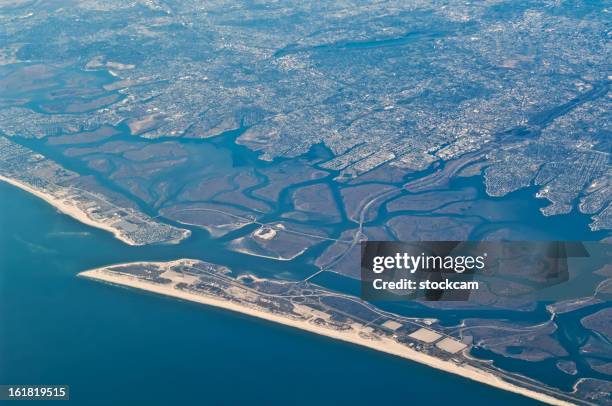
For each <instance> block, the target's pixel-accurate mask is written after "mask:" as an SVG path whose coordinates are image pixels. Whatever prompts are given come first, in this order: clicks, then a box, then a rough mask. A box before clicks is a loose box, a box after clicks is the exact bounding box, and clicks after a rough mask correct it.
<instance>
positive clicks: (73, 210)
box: [0, 175, 136, 245]
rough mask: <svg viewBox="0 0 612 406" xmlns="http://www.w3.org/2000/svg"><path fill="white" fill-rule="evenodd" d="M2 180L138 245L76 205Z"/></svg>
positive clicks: (129, 242) (22, 184) (19, 184)
mask: <svg viewBox="0 0 612 406" xmlns="http://www.w3.org/2000/svg"><path fill="white" fill-rule="evenodd" d="M0 180H1V181H4V182H6V183H10V184H11V185H13V186H16V187H18V188H20V189H23V190H25V191H26V192H28V193H31V194H33V195H34V196H36V197H38V198H41V199H43V200H44V201H45V202H47V203H49V204H50V205H51V206H53V207H55V208H56V209H58V210H59V211H61V212H62V213H64V214H66V215H68V216H70V217H72V218H74V219H75V220H78V221H80V222H81V223H83V224H87V225H88V226H92V227H96V228H99V229H102V230H105V231H108V232H110V233H112V234H113V235H114V236H115V238H117V239H118V240H121V241H123V242H124V243H126V244H129V245H136V244H135V243H134V241H132V240H130V239H128V238H126V237H125V236H124V235H123V234H121V233H120V232H119V230H117V229H116V228H114V227H112V226H111V225H108V224H105V223H102V222H100V221H96V220H94V219H92V218H90V217H89V216H88V215H87V213H86V212H84V211H83V210H81V209H80V208H78V207H77V206H75V205H69V204H67V203H65V202H64V201H63V200H61V199H58V198H56V197H55V196H52V195H49V194H46V193H43V192H41V191H39V190H36V189H34V188H32V187H31V186H29V185H26V184H25V183H23V182H19V181H17V180H14V179H10V178H7V177H4V176H2V175H0Z"/></svg>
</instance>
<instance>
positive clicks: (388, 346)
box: [78, 268, 573, 405]
mask: <svg viewBox="0 0 612 406" xmlns="http://www.w3.org/2000/svg"><path fill="white" fill-rule="evenodd" d="M78 276H80V277H84V278H89V279H93V280H98V281H103V282H107V283H111V284H116V285H120V286H127V287H132V288H136V289H141V290H145V291H149V292H154V293H157V294H161V295H165V296H171V297H175V298H179V299H183V300H188V301H192V302H197V303H202V304H205V305H209V306H215V307H218V308H222V309H226V310H230V311H234V312H238V313H243V314H247V315H249V316H253V317H257V318H260V319H264V320H268V321H272V322H275V323H280V324H283V325H286V326H290V327H294V328H298V329H301V330H304V331H309V332H311V333H315V334H320V335H323V336H326V337H330V338H334V339H336V340H341V341H345V342H349V343H353V344H356V345H360V346H363V347H368V348H371V349H374V350H376V351H381V352H385V353H387V354H391V355H395V356H399V357H402V358H405V359H408V360H411V361H415V362H419V363H421V364H424V365H427V366H429V367H432V368H436V369H439V370H442V371H446V372H449V373H453V374H456V375H460V376H462V377H464V378H468V379H472V380H474V381H478V382H481V383H484V384H486V385H490V386H494V387H496V388H499V389H503V390H506V391H509V392H514V393H517V394H521V395H524V396H527V397H530V398H533V399H536V400H539V401H541V402H544V403H548V404H551V405H571V404H573V403H570V402H567V401H564V400H561V399H557V398H555V397H553V396H550V395H547V394H544V393H539V392H536V391H534V390H531V389H527V388H523V387H520V386H517V385H514V384H512V383H509V382H507V381H505V380H503V379H501V378H500V377H498V376H496V375H494V374H492V373H489V372H487V371H484V370H480V369H477V368H473V367H470V366H460V365H457V364H455V363H453V362H449V361H444V360H441V359H438V358H435V357H432V356H430V355H427V354H424V353H422V352H419V351H416V350H413V349H411V348H410V347H407V346H405V345H402V344H400V343H398V342H396V341H395V340H393V339H391V338H387V337H381V338H377V339H376V340H373V339H369V338H364V337H366V336H365V335H364V336H362V335H360V334H359V333H360V332H359V331H356V330H355V329H352V330H349V331H339V330H334V329H331V328H325V327H322V326H320V325H317V324H314V323H311V322H309V321H308V320H299V319H293V318H290V317H284V316H281V315H278V314H273V313H269V312H265V311H262V310H259V309H256V308H252V307H248V306H243V305H240V304H236V303H233V302H229V301H226V300H222V299H219V298H215V297H212V296H204V295H200V294H195V293H190V292H185V291H182V290H178V289H175V288H174V284H168V285H161V284H157V283H154V282H148V281H144V280H142V279H138V278H136V277H134V276H130V275H125V274H121V273H117V272H110V271H108V270H107V269H105V268H99V269H93V270H89V271H85V272H81V273H79V274H78Z"/></svg>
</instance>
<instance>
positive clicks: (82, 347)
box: [0, 183, 536, 405]
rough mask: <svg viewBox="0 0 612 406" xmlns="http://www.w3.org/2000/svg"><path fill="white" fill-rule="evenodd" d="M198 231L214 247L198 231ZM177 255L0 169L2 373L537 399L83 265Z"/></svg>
mask: <svg viewBox="0 0 612 406" xmlns="http://www.w3.org/2000/svg"><path fill="white" fill-rule="evenodd" d="M191 244H193V245H191V249H195V247H196V246H198V247H200V248H198V249H200V250H202V249H203V248H205V247H206V244H205V242H204V243H203V242H202V241H199V245H198V236H197V235H196V236H195V241H194V242H192V243H191ZM186 247H187V248H185V250H187V249H189V247H190V246H189V244H187V245H186ZM172 252H174V251H172ZM170 255H171V251H170V250H165V249H163V248H160V247H144V248H142V247H127V246H125V245H123V244H121V243H120V242H118V241H117V240H115V239H113V238H112V236H111V235H110V234H108V233H106V232H103V231H99V230H95V229H91V228H89V227H86V226H84V225H82V224H80V223H78V222H77V221H75V220H73V219H71V218H69V217H67V216H65V215H62V214H60V213H58V212H57V211H55V209H53V208H52V207H50V206H48V205H47V204H46V203H44V202H43V201H41V200H39V199H37V198H35V197H33V196H31V195H29V194H27V193H25V192H23V191H21V190H18V189H16V188H13V187H11V186H9V185H6V184H2V183H0V383H3V384H68V385H70V396H71V400H70V403H71V404H75V405H77V404H78V405H135V404H148V405H170V404H176V405H229V404H266V405H277V404H278V405H287V404H296V405H307V404H308V405H312V404H319V405H340V404H353V405H355V404H375V403H377V404H397V403H402V404H405V403H410V404H419V403H428V404H442V403H444V404H449V403H450V402H454V403H455V404H456V403H459V404H463V403H468V402H469V403H470V404H483V405H485V404H486V405H490V404H492V403H495V404H496V405H510V404H517V403H520V404H532V403H536V402H535V401H532V400H529V399H526V398H523V397H521V396H518V395H514V394H511V393H507V392H504V391H501V390H498V389H495V388H490V387H487V386H485V385H482V384H478V383H475V382H471V381H469V380H466V379H463V378H461V377H458V376H454V375H451V374H447V373H444V372H441V371H436V370H434V369H432V368H429V367H425V366H422V365H419V364H416V363H413V362H410V361H407V360H404V359H399V358H395V357H392V356H388V355H385V354H382V353H378V352H375V351H371V350H367V349H363V348H361V347H358V346H354V345H350V344H346V343H341V342H337V341H334V340H331V339H328V338H325V337H320V336H317V335H313V334H309V333H305V332H302V331H299V330H295V329H292V328H289V327H285V326H280V325H277V324H273V323H269V322H265V321H260V320H256V319H253V318H250V317H247V316H243V315H239V314H234V313H231V312H227V311H223V310H220V309H215V308H210V307H206V306H203V305H198V304H194V303H188V302H183V301H179V300H174V299H171V298H165V297H160V296H156V295H153V294H149V293H146V292H140V291H134V290H129V289H121V288H117V287H113V286H109V285H105V284H100V283H96V282H93V281H89V280H85V279H81V278H77V277H76V274H77V273H78V272H80V271H82V270H83V269H87V268H91V267H95V266H100V265H104V264H108V263H113V262H123V261H131V260H136V259H163V258H164V257H165V256H166V257H168V258H167V259H171V258H170ZM224 255H232V254H229V253H225V254H224ZM205 256H206V255H205ZM213 256H214V255H213ZM173 257H176V253H174V255H173ZM217 259H221V258H217ZM228 261H229V262H232V261H236V259H233V260H232V259H230V258H228Z"/></svg>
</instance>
